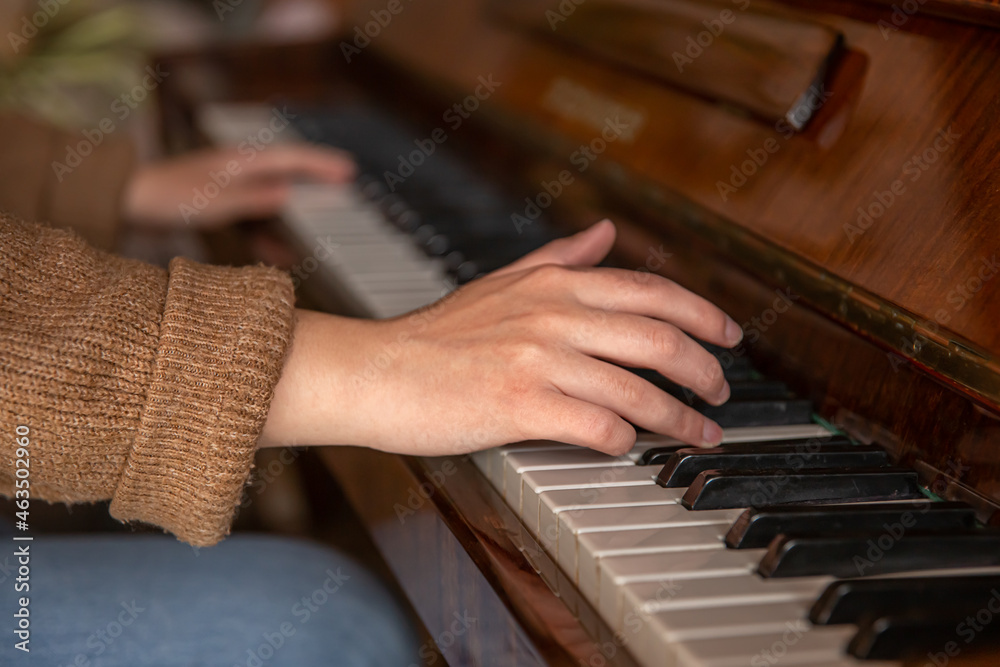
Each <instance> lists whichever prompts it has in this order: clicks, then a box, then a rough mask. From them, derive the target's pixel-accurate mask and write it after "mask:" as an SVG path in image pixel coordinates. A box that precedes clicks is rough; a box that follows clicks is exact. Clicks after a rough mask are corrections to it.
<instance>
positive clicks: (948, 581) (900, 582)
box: [809, 574, 1000, 625]
mask: <svg viewBox="0 0 1000 667" xmlns="http://www.w3.org/2000/svg"><path fill="white" fill-rule="evenodd" d="M993 590H1000V574H991V575H962V576H955V577H949V576H944V577H900V578H885V579H845V580H843V581H835V582H833V583H832V584H830V585H829V586H827V587H826V590H824V591H823V593H822V594H821V595H820V596H819V599H817V600H816V602H815V603H814V604H813V606H812V609H810V611H809V620H810V621H812V622H813V623H815V624H816V625H841V624H844V623H853V624H855V625H857V624H858V623H861V621H862V620H864V619H865V618H870V617H879V616H893V615H897V614H901V613H904V612H906V611H909V610H913V609H923V610H928V611H935V610H936V611H939V612H941V613H946V614H949V615H956V614H958V615H966V614H968V613H970V612H971V613H975V611H976V610H977V609H978V608H980V607H982V606H983V602H984V598H985V597H988V596H989V595H990V591H993ZM998 603H1000V599H998Z"/></svg>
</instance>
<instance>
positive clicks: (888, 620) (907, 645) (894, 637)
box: [847, 593, 1000, 666]
mask: <svg viewBox="0 0 1000 667" xmlns="http://www.w3.org/2000/svg"><path fill="white" fill-rule="evenodd" d="M994 609H1000V599H998V598H997V597H995V595H994V594H991V593H987V594H985V595H983V596H982V601H981V604H980V606H979V608H978V609H976V610H974V611H973V612H972V614H971V616H968V617H962V616H951V617H949V616H942V615H941V614H936V613H932V612H923V611H910V612H906V613H902V614H898V615H894V616H883V617H880V618H872V619H868V620H866V621H865V622H863V623H862V624H861V626H860V627H859V628H858V633H857V634H856V635H855V636H854V638H853V639H851V642H850V643H849V644H848V646H847V652H848V653H849V654H850V655H852V656H854V657H856V658H860V659H862V660H904V659H906V658H919V659H920V661H921V664H927V665H933V664H937V665H942V666H943V665H946V664H947V663H948V662H949V661H950V657H953V656H956V655H958V654H959V653H962V654H963V655H965V654H968V653H971V651H977V652H978V651H987V650H994V649H996V648H998V647H1000V622H986V623H983V622H982V619H979V620H977V616H978V613H979V612H984V614H985V616H984V617H985V618H987V619H989V620H990V621H992V619H993V617H994V616H995V612H994V611H993V610H994ZM977 628H978V629H977ZM970 647H971V648H970ZM983 664H985V663H983ZM991 664H993V663H991Z"/></svg>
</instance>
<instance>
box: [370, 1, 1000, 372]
mask: <svg viewBox="0 0 1000 667" xmlns="http://www.w3.org/2000/svg"><path fill="white" fill-rule="evenodd" d="M756 6H758V7H767V6H772V7H775V8H776V9H784V10H789V9H790V10H791V11H793V12H796V13H798V14H800V15H803V16H808V17H809V18H810V19H811V20H814V21H818V22H822V23H824V24H826V25H829V26H831V27H833V28H834V29H836V30H838V31H840V32H842V33H843V34H844V35H845V37H846V46H847V48H848V49H849V52H850V53H851V54H853V56H852V57H851V58H849V59H847V60H846V61H845V62H847V63H848V64H849V65H850V67H852V68H853V70H852V72H851V73H850V75H849V76H841V77H840V78H836V74H835V75H834V76H835V79H836V80H835V82H834V83H833V84H831V87H830V89H828V90H825V91H823V94H822V95H821V96H820V97H822V96H823V95H826V94H827V93H828V94H829V96H828V101H827V102H826V104H825V105H824V108H823V109H821V110H820V112H821V114H823V115H825V117H822V118H820V117H818V118H817V119H816V122H815V123H814V124H812V125H811V126H810V128H809V129H808V131H807V132H805V133H803V134H791V135H789V133H788V132H783V131H782V128H780V127H776V126H768V125H765V124H763V123H761V122H759V121H757V120H754V119H752V118H747V117H743V116H740V115H738V114H736V113H734V112H733V111H732V110H731V109H729V108H725V107H723V106H720V105H715V104H711V103H708V102H706V101H705V100H703V99H699V98H696V97H694V96H691V95H689V94H686V93H684V92H683V91H680V90H677V89H672V88H670V87H667V86H664V85H663V84H662V83H659V82H653V81H650V80H648V79H644V78H638V77H631V76H629V75H628V74H627V73H623V72H622V70H621V69H620V68H618V67H615V66H612V65H609V64H606V63H602V62H601V61H599V60H598V59H596V58H587V57H585V56H581V54H580V53H578V52H569V51H566V50H563V49H560V48H558V47H556V46H553V45H552V43H551V42H550V41H548V40H531V39H528V38H525V37H524V35H523V34H520V33H518V32H516V31H512V30H510V29H509V28H505V27H504V26H502V25H499V24H497V23H495V22H491V20H490V19H489V17H488V16H487V14H486V13H485V12H484V11H483V9H482V7H480V6H476V3H450V2H448V0H430V1H428V2H425V3H422V4H421V5H419V6H417V5H413V6H407V9H406V13H405V14H403V15H401V17H400V18H399V20H398V21H397V23H396V24H395V25H393V26H392V29H391V30H387V31H386V33H385V34H383V35H381V36H380V37H379V39H378V41H377V42H376V43H375V44H374V45H373V47H372V48H374V49H376V50H377V51H378V52H379V53H381V54H385V56H386V57H388V58H390V59H391V60H392V61H393V62H395V63H397V64H399V66H401V67H403V68H405V69H407V70H409V71H411V72H413V73H414V74H415V75H416V76H420V77H425V78H426V80H427V81H428V83H429V84H430V85H437V86H441V87H443V88H444V89H450V90H454V91H459V90H473V89H475V87H476V85H477V81H478V78H479V77H480V76H486V75H489V74H492V75H493V76H494V77H495V79H497V80H499V81H500V82H502V84H503V85H501V86H500V87H499V88H498V89H497V90H496V92H495V93H494V94H493V96H492V97H491V98H490V99H489V100H488V101H487V102H486V103H484V111H483V112H482V113H483V114H484V115H488V114H489V113H491V112H497V113H501V114H505V115H506V116H507V118H508V119H510V120H512V122H515V123H518V124H519V127H518V128H517V129H519V130H520V135H521V136H522V137H530V138H532V139H535V138H537V137H542V138H544V139H546V140H549V141H552V142H564V145H569V146H577V145H586V144H589V143H590V142H592V141H595V140H596V139H597V138H598V137H599V135H600V133H601V131H602V129H603V128H602V127H599V126H596V125H595V124H593V123H590V124H588V123H587V122H583V121H581V120H580V119H579V118H574V117H571V116H570V115H568V114H566V113H560V110H559V109H558V108H557V109H556V110H553V108H552V105H551V104H547V102H546V100H547V99H549V96H550V92H551V90H552V88H553V86H554V85H556V84H557V83H558V82H560V81H567V80H568V81H570V82H571V83H572V84H573V85H575V86H576V87H577V88H578V89H580V90H584V91H587V92H588V93H589V94H591V95H592V96H596V97H597V98H598V99H603V100H605V101H606V102H607V108H609V109H616V108H617V109H622V110H627V111H628V112H629V114H630V115H629V117H630V118H633V119H634V123H635V124H636V126H637V127H635V128H634V129H635V132H634V133H632V135H631V136H623V137H622V139H621V140H619V141H616V142H613V143H609V144H608V145H607V148H606V150H605V152H604V153H603V154H602V155H601V156H600V158H599V159H598V160H596V161H595V163H594V167H595V170H597V169H604V170H607V171H615V170H617V171H618V172H619V173H620V177H621V179H622V180H627V181H629V182H631V183H633V184H634V183H641V184H643V185H648V188H649V191H650V192H654V193H655V192H660V193H668V194H673V195H678V193H679V197H680V199H681V200H682V201H683V202H685V204H684V207H685V210H684V212H685V213H686V214H687V215H689V216H690V217H692V218H693V219H695V220H697V218H698V217H699V216H702V215H704V216H716V217H719V218H721V219H724V220H726V221H729V222H730V223H731V224H732V225H735V226H736V227H737V228H739V229H742V230H745V231H747V232H751V233H752V234H754V235H756V236H758V237H760V238H762V239H766V240H767V241H768V242H769V243H772V244H775V245H776V246H778V247H780V248H782V249H784V250H787V251H788V252H789V253H791V254H793V255H794V256H796V257H801V258H802V259H803V260H804V261H805V262H808V263H809V264H810V265H812V266H815V267H818V268H819V270H820V271H823V272H826V273H828V274H829V275H831V276H834V277H836V278H838V279H840V280H842V281H844V282H846V283H849V284H851V285H855V286H857V287H859V288H861V289H863V290H864V291H866V292H868V293H871V294H875V295H878V296H879V297H880V298H882V299H884V300H885V301H886V302H887V303H888V304H890V306H892V305H895V307H897V308H899V309H900V311H901V312H906V313H911V314H912V315H913V317H914V318H915V319H916V321H918V322H920V323H922V324H923V325H925V328H930V329H933V330H937V331H939V332H941V335H942V337H943V338H944V339H946V340H947V341H948V342H949V344H951V342H952V341H954V346H953V348H952V349H960V348H961V349H973V350H975V351H976V352H977V353H979V354H981V356H982V357H984V359H983V363H984V364H986V365H987V366H990V367H994V368H995V367H996V359H997V357H998V353H1000V327H997V326H996V319H997V318H996V313H998V312H1000V289H998V285H1000V281H996V280H995V279H993V278H992V277H990V278H989V279H987V280H985V281H983V280H982V279H980V278H979V277H978V276H977V274H978V272H979V271H980V270H983V271H984V273H988V272H989V271H992V268H991V267H992V264H993V263H994V261H995V259H994V258H995V256H996V255H997V253H998V252H1000V234H997V233H996V231H995V229H996V224H995V219H996V217H997V213H998V212H1000V185H998V182H997V174H998V173H1000V170H998V167H1000V134H998V133H996V132H994V131H993V130H994V128H995V127H996V125H997V121H998V120H1000V117H998V114H1000V105H998V104H997V100H996V95H997V91H998V90H1000V68H998V67H997V66H996V65H997V62H998V55H1000V34H998V33H997V32H996V31H993V30H990V29H986V28H982V27H975V26H969V25H962V24H958V23H953V22H948V21H940V20H937V19H932V18H927V17H925V16H921V15H919V14H917V15H915V16H913V17H911V18H910V20H909V21H908V22H907V23H906V25H905V26H903V27H901V28H900V29H899V30H897V31H893V32H891V33H890V34H889V35H888V37H887V38H886V37H884V36H883V34H882V33H881V31H880V30H879V28H878V26H877V25H875V24H873V23H872V22H871V21H870V19H871V18H873V17H875V16H877V15H878V13H879V11H881V10H880V9H879V8H877V7H868V6H865V7H863V8H862V9H858V8H856V7H854V6H851V12H852V13H853V15H852V16H845V15H842V14H837V13H833V12H834V11H835V8H834V7H832V6H831V4H830V3H827V4H824V5H822V7H823V8H824V9H825V10H826V11H823V12H819V13H816V12H810V13H808V14H807V13H806V12H804V11H803V10H802V8H801V7H791V6H789V5H781V6H780V7H779V6H777V5H766V4H765V3H760V4H758V5H756ZM569 19H570V20H572V16H570V17H569ZM862 19H864V20H862ZM428 35H430V37H428ZM452 94H453V95H454V94H457V93H452ZM444 108H447V107H444ZM949 133H950V134H949ZM942 137H947V139H942ZM935 142H937V148H935ZM536 143H538V142H536ZM570 150H571V151H572V149H570ZM768 150H771V151H772V152H767V151H768ZM761 151H764V152H765V155H766V161H765V160H764V159H763V157H762V153H761ZM925 153H926V154H927V156H929V157H928V160H929V159H930V157H933V164H930V163H923V162H922V163H921V164H924V165H925V166H926V167H927V169H926V170H924V169H923V168H922V167H921V166H920V165H918V164H917V163H916V162H914V156H915V155H916V156H922V155H924V154H925ZM754 156H757V158H758V162H762V164H761V165H759V166H757V165H754V164H753V163H750V164H749V165H748V166H746V168H745V171H747V172H753V173H752V174H751V176H749V177H746V181H745V182H743V183H742V185H740V186H739V187H738V188H736V191H735V192H730V191H728V190H726V188H724V187H723V188H721V190H722V191H721V192H720V183H721V184H726V183H727V182H730V180H731V179H733V180H732V182H735V183H740V180H739V178H736V177H734V176H733V170H734V169H735V170H739V169H741V168H742V167H743V166H744V164H745V163H746V162H747V160H751V159H753V157H754ZM570 157H571V156H570V154H564V155H562V158H563V160H564V163H563V164H564V168H573V165H572V164H571V163H570V162H569V159H570ZM914 168H915V169H917V170H918V172H919V177H917V178H916V180H915V181H914V180H911V179H912V178H913V177H914V176H915V174H916V172H913V171H912V170H913V169H914ZM556 173H557V172H556ZM552 176H555V173H553V174H552ZM550 178H551V176H550ZM897 181H898V182H899V184H898V185H897V186H896V190H897V192H901V193H902V194H893V192H892V188H893V185H894V183H896V182H897ZM730 185H732V183H730ZM883 193H888V194H883ZM880 196H881V197H882V199H883V200H884V201H888V198H889V196H892V197H893V201H892V203H891V205H889V206H888V208H887V209H886V208H885V207H883V211H882V214H881V215H878V216H877V217H876V218H875V219H873V222H872V224H870V225H869V226H868V228H867V229H864V230H862V231H863V233H861V234H860V235H857V234H855V233H854V231H853V229H852V228H851V226H852V225H853V226H854V227H857V226H858V219H859V212H858V208H859V207H861V208H862V209H863V210H865V209H871V210H872V211H873V212H876V213H877V212H878V211H879V209H878V206H876V205H877V204H879V197H880ZM864 222H865V219H864V218H862V224H864ZM998 259H1000V258H998ZM834 314H835V313H834ZM939 320H940V322H939ZM886 342H887V343H888V344H892V345H898V344H899V341H886ZM900 352H901V353H902V354H904V355H906V354H907V351H906V350H905V349H904V350H900Z"/></svg>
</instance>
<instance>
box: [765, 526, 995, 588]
mask: <svg viewBox="0 0 1000 667" xmlns="http://www.w3.org/2000/svg"><path fill="white" fill-rule="evenodd" d="M997 565H1000V531H995V530H979V531H964V532H941V533H920V534H916V533H912V532H906V533H904V534H903V535H901V536H900V537H899V538H895V537H893V536H892V535H891V534H890V533H889V532H888V531H886V532H885V533H883V534H881V535H875V536H873V535H860V536H856V537H843V536H841V537H795V536H789V535H779V536H778V537H776V538H774V540H773V541H772V542H771V544H770V546H768V548H767V553H766V554H765V555H764V558H762V559H761V561H760V565H759V566H758V568H757V572H758V574H760V575H761V576H763V577H806V576H813V575H821V574H827V575H831V576H834V577H844V578H846V577H860V576H865V577H867V576H872V575H877V574H892V573H896V572H908V571H912V570H940V569H952V568H967V567H993V566H997Z"/></svg>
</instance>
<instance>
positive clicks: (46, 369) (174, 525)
mask: <svg viewBox="0 0 1000 667" xmlns="http://www.w3.org/2000/svg"><path fill="white" fill-rule="evenodd" d="M293 317H294V310H293V294H292V287H291V282H290V280H289V279H288V277H287V276H286V275H285V274H283V273H281V272H279V271H277V270H274V269H269V268H265V267H247V268H224V267H213V266H204V265H200V264H197V263H194V262H191V261H188V260H184V259H175V260H174V261H173V262H172V263H171V264H170V267H169V269H168V270H166V271H164V270H163V269H160V268H156V267H152V266H148V265H145V264H142V263H140V262H136V261H132V260H125V259H121V258H118V257H115V256H113V255H109V254H106V253H104V252H101V251H98V250H95V249H93V248H91V247H89V246H87V245H86V244H85V243H84V242H83V241H82V240H80V238H79V237H77V236H76V235H74V234H73V233H71V232H65V231H59V230H55V229H50V228H48V227H44V226H39V225H32V224H26V223H23V222H20V221H18V220H16V219H13V218H12V217H10V216H7V215H0V493H3V494H4V495H8V496H11V495H14V487H15V467H14V466H15V463H14V459H15V450H16V437H17V436H16V431H17V430H20V431H21V432H23V431H24V428H22V429H18V427H19V426H20V427H25V428H27V430H28V432H29V436H28V438H29V441H30V445H29V447H28V450H29V453H30V468H29V470H30V475H29V480H30V489H31V496H32V497H33V498H42V499H45V500H49V501H63V502H85V501H96V500H105V499H111V513H112V515H113V516H114V517H116V518H117V519H119V520H121V521H143V522H148V523H152V524H155V525H157V526H160V527H162V528H164V529H166V530H168V531H170V532H172V533H174V534H175V535H177V537H179V538H180V539H182V540H184V541H186V542H190V543H191V544H193V545H196V546H206V545H210V544H213V543H215V542H217V541H218V540H219V539H221V538H222V537H223V536H224V535H226V534H227V533H228V531H229V525H230V523H231V521H232V518H233V514H234V511H235V509H236V507H237V506H238V504H239V501H240V496H241V493H242V489H243V485H244V483H245V482H246V480H247V477H248V475H249V472H250V469H251V466H252V463H253V455H254V451H255V448H256V440H257V437H258V435H259V433H260V430H261V428H262V427H263V424H264V420H265V418H266V416H267V410H268V406H269V404H270V401H271V397H272V394H273V391H274V386H275V385H276V384H277V381H278V377H279V375H280V373H281V366H282V362H283V360H284V357H285V353H286V350H287V348H288V346H289V344H290V340H291V335H292V326H293Z"/></svg>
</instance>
